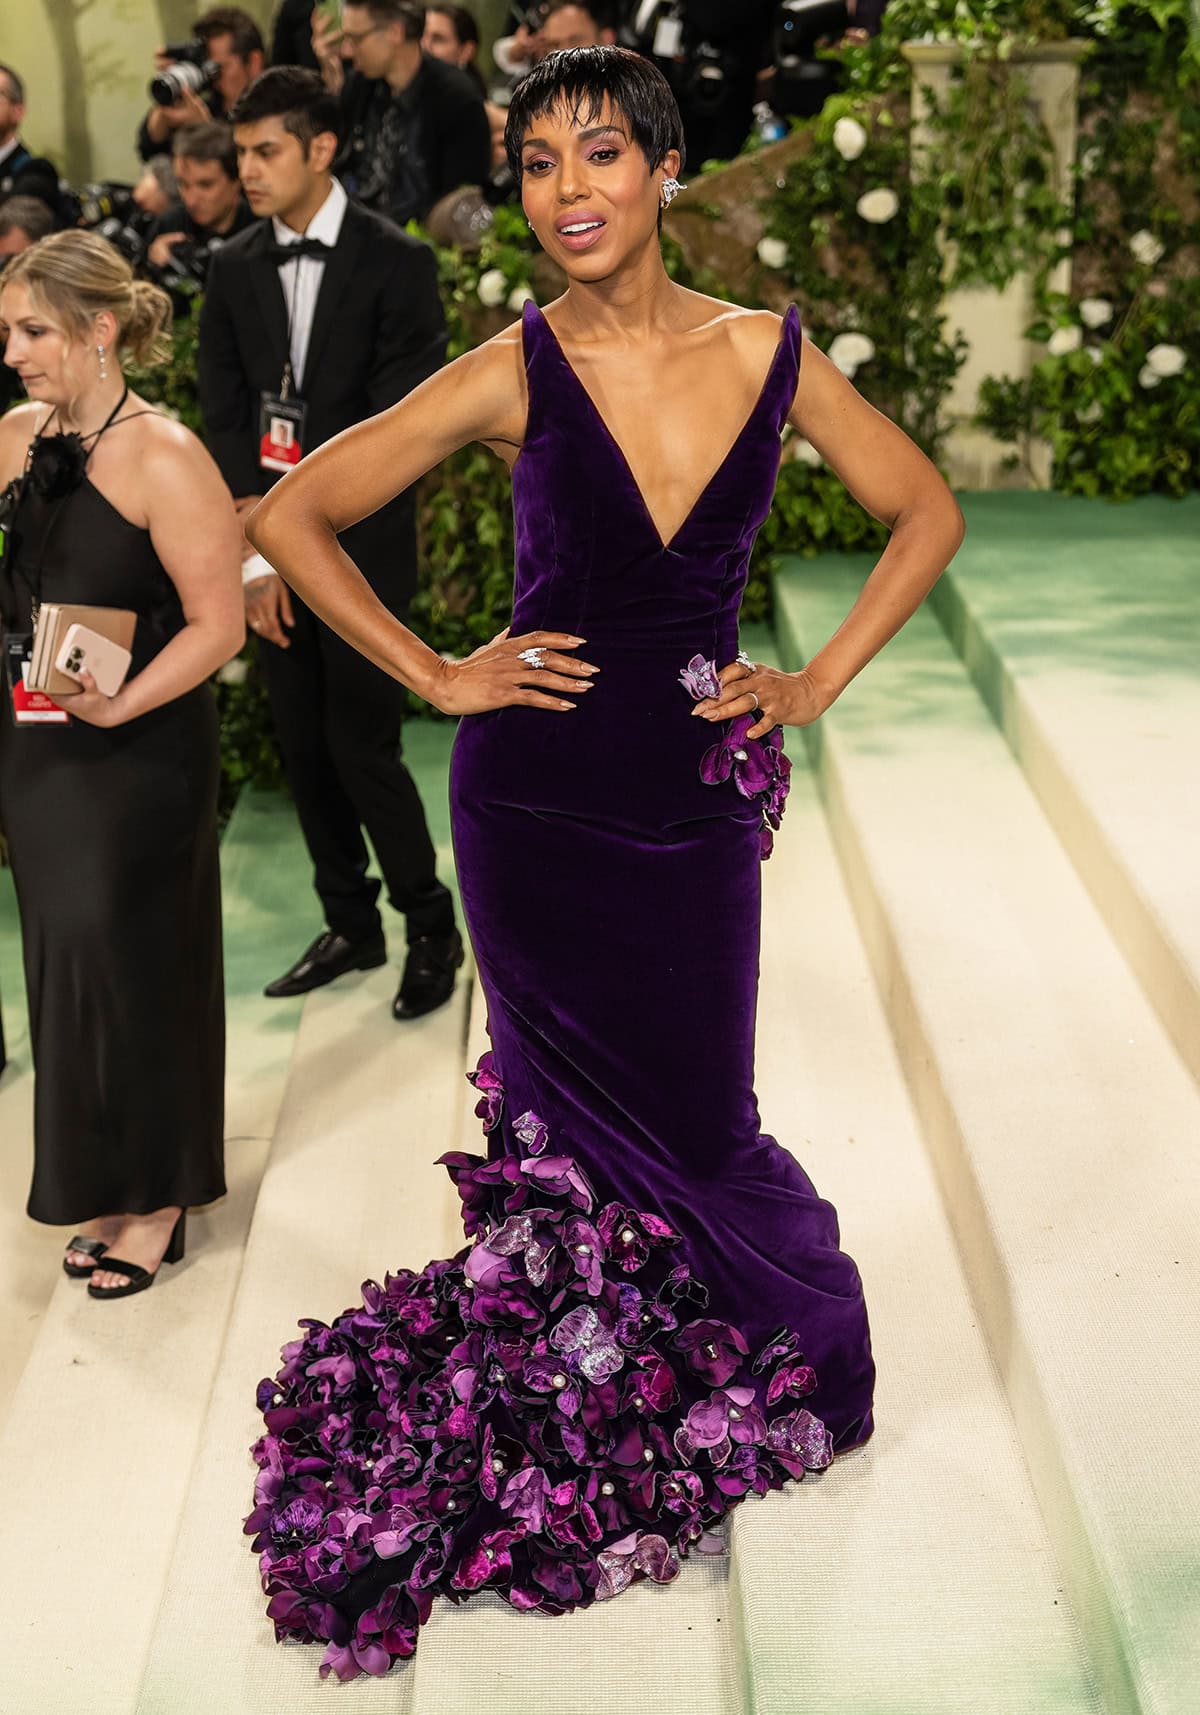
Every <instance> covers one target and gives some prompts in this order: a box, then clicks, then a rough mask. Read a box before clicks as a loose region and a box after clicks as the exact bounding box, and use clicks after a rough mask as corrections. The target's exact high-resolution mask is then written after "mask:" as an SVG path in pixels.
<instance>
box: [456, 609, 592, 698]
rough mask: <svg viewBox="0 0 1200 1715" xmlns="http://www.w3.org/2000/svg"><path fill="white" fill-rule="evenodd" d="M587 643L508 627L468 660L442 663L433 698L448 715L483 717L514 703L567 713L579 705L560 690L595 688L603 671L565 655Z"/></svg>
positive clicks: (574, 692)
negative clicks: (511, 631)
mask: <svg viewBox="0 0 1200 1715" xmlns="http://www.w3.org/2000/svg"><path fill="white" fill-rule="evenodd" d="M584 641H585V639H584V638H582V637H572V636H571V635H570V633H569V632H565V631H527V632H526V633H525V635H524V636H523V637H510V636H509V633H508V631H507V630H504V631H502V632H500V634H499V636H497V637H493V638H492V641H491V642H490V643H485V644H483V646H482V647H481V648H479V649H477V650H476V651H475V653H474V654H473V655H468V656H467V658H466V660H465V661H443V662H442V664H441V667H440V669H439V672H438V678H437V682H436V683H435V685H434V686H433V687H432V689H431V690H430V691H429V692H428V693H427V696H428V700H429V701H430V702H431V703H432V704H433V705H434V707H435V708H438V709H441V710H442V712H443V713H444V714H448V715H480V714H484V713H486V711H487V710H489V709H503V708H507V707H509V706H510V705H511V704H514V703H519V704H523V705H524V706H525V707H526V708H530V709H550V710H552V711H554V712H555V713H558V714H565V713H566V712H567V711H568V710H569V709H573V708H575V707H576V705H575V704H574V703H573V702H568V701H567V700H566V699H565V698H564V697H563V696H562V695H561V694H558V695H556V694H555V693H562V692H564V691H566V692H569V693H571V694H572V695H579V694H580V693H582V692H584V691H590V690H591V688H592V677H593V675H594V674H596V673H598V672H599V671H600V669H599V668H598V667H593V666H592V664H591V663H590V662H589V661H581V660H580V659H579V657H578V656H576V655H570V654H567V653H566V651H567V650H572V649H578V648H579V646H580V644H581V643H583V642H584Z"/></svg>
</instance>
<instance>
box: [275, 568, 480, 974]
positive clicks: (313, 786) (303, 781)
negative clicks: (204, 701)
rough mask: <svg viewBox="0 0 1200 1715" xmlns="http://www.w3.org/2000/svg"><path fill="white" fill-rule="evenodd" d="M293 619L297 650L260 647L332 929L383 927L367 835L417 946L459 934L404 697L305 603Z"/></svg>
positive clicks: (351, 931) (354, 931)
mask: <svg viewBox="0 0 1200 1715" xmlns="http://www.w3.org/2000/svg"><path fill="white" fill-rule="evenodd" d="M292 609H293V612H294V614H295V619H296V623H295V625H294V626H293V628H292V630H291V631H290V633H288V635H289V636H290V638H291V647H290V648H288V649H280V648H279V647H278V645H277V644H274V643H268V642H265V641H264V640H263V639H262V638H260V639H259V640H258V655H259V661H260V663H261V665H262V669H263V674H264V677H265V679H266V683H267V691H268V695H269V697H270V702H271V715H272V718H273V720H274V722H275V731H276V734H277V736H278V738H279V746H280V749H281V751H282V752H283V763H284V769H285V772H286V774H287V778H288V784H289V785H290V786H291V789H292V794H293V796H294V798H295V800H296V810H297V812H298V814H299V817H300V827H301V830H302V831H303V834H304V840H305V844H306V845H307V846H308V850H309V855H310V856H311V858H312V860H313V885H314V886H315V888H316V890H317V893H318V895H319V897H320V900H321V904H322V906H323V907H324V910H325V921H326V923H327V924H328V925H329V927H330V929H332V930H333V932H334V933H335V934H338V935H345V936H346V937H347V939H349V940H351V941H358V940H363V939H366V938H368V937H369V936H372V935H375V934H377V933H378V932H379V930H380V928H381V920H380V916H379V908H378V905H377V903H376V901H377V900H378V897H379V885H380V884H379V882H378V881H377V880H375V879H374V877H372V876H370V875H368V873H367V866H368V862H369V857H368V852H367V845H366V841H365V840H364V838H363V829H364V828H365V829H366V831H367V833H368V834H369V835H370V838H371V844H372V845H373V846H374V848H375V854H376V856H377V858H378V859H379V867H380V869H381V870H382V871H383V879H384V882H385V883H386V886H387V892H388V899H389V901H390V902H391V904H392V905H394V906H395V908H396V910H397V911H400V912H402V913H403V914H404V916H405V918H406V919H407V922H408V935H409V939H410V940H412V939H414V938H415V937H416V936H418V935H444V934H447V933H448V932H449V931H450V930H451V929H452V928H453V927H454V906H453V901H452V898H451V895H450V892H449V890H448V889H447V888H446V887H444V886H443V885H442V884H441V882H439V881H438V879H437V873H436V867H435V866H436V859H435V856H434V850H433V841H432V840H431V839H430V837H429V828H428V825H427V823H426V820H425V809H424V806H423V805H422V803H421V799H420V795H419V794H418V792H417V788H416V784H415V782H414V780H413V778H412V775H411V774H410V773H409V772H408V769H407V768H406V767H405V765H404V761H403V757H402V754H401V742H400V729H401V723H402V720H403V716H404V706H405V697H406V692H405V690H404V687H403V686H402V685H401V684H399V683H398V682H397V681H396V680H395V679H392V678H390V677H389V675H388V674H386V673H384V672H381V670H380V669H379V668H378V667H376V666H374V665H373V664H372V663H371V662H370V661H367V660H365V659H364V657H363V656H361V655H360V654H359V653H358V651H357V650H355V649H352V648H351V647H350V645H349V644H348V643H344V642H343V641H342V639H341V638H340V637H338V636H337V634H336V633H335V632H333V631H331V630H330V629H329V627H328V626H327V625H325V624H324V623H323V621H321V620H319V619H318V618H317V616H316V615H315V614H314V613H313V612H312V610H311V608H308V607H306V606H305V604H304V602H302V601H301V599H300V597H299V596H298V595H296V594H294V593H293V594H292ZM284 629H285V630H286V627H285V628H284Z"/></svg>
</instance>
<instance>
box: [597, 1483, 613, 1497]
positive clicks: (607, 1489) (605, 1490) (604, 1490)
mask: <svg viewBox="0 0 1200 1715" xmlns="http://www.w3.org/2000/svg"><path fill="white" fill-rule="evenodd" d="M600 1493H601V1494H602V1495H612V1494H615V1493H616V1489H615V1487H614V1485H613V1484H612V1483H601V1485H600Z"/></svg>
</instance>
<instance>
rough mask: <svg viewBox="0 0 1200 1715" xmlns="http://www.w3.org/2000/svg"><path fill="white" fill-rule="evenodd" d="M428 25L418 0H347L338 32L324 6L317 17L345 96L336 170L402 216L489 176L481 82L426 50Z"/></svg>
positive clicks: (332, 73) (325, 59)
mask: <svg viewBox="0 0 1200 1715" xmlns="http://www.w3.org/2000/svg"><path fill="white" fill-rule="evenodd" d="M424 32H425V8H424V6H422V5H417V4H414V0H343V4H342V27H341V31H340V33H339V32H337V31H334V30H333V29H332V27H331V26H330V25H329V23H328V22H327V20H326V19H325V18H324V17H323V15H322V14H321V13H316V14H315V15H314V19H313V37H312V41H313V48H314V49H315V51H316V55H317V58H318V60H319V61H320V65H321V75H322V77H323V78H324V79H325V82H326V84H327V85H328V87H329V88H330V89H331V90H332V91H333V93H334V94H336V95H338V96H339V97H340V99H341V103H342V137H343V144H342V150H341V153H340V155H339V156H338V160H337V173H338V177H339V178H340V179H341V181H342V183H343V184H344V185H345V187H346V189H347V190H348V191H349V192H350V195H351V196H352V197H354V198H355V199H356V201H358V202H361V203H362V204H364V206H365V207H367V208H374V209H377V210H378V211H379V212H380V214H386V215H388V216H390V218H391V219H392V220H394V221H396V222H398V223H399V224H400V225H403V224H404V223H405V222H406V221H409V220H424V219H425V217H426V215H427V214H428V213H429V211H430V209H431V208H432V207H433V205H434V204H435V203H437V202H440V201H441V199H442V198H443V197H444V196H447V195H448V194H449V193H450V192H451V191H456V190H458V188H459V187H460V185H483V184H486V182H487V179H488V175H489V173H490V172H491V166H492V141H491V128H490V126H489V123H488V117H487V112H486V110H485V108H484V105H483V90H482V88H480V86H479V85H478V84H476V83H473V82H472V80H471V79H470V78H469V77H468V76H467V74H466V72H464V71H462V70H460V68H459V67H458V66H456V65H450V64H448V63H447V62H446V61H445V60H440V59H435V58H434V56H433V55H432V54H427V53H425V52H424V50H423V49H422V47H421V40H422V37H423V35H424ZM343 54H344V55H346V56H347V58H348V59H349V61H350V63H351V65H352V67H353V69H352V70H351V71H349V72H347V71H346V62H345V60H344V59H343V58H342V56H343Z"/></svg>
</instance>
